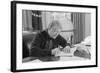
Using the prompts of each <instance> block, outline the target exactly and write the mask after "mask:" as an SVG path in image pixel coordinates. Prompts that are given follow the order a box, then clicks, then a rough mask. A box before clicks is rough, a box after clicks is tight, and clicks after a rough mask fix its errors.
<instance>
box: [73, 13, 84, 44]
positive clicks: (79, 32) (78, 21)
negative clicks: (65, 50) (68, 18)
mask: <svg viewBox="0 0 100 73" xmlns="http://www.w3.org/2000/svg"><path fill="white" fill-rule="evenodd" d="M72 22H73V24H74V36H73V43H74V44H77V43H80V42H81V41H83V39H84V35H85V14H84V13H72Z"/></svg>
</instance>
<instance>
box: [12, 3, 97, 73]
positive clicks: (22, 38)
mask: <svg viewBox="0 0 100 73" xmlns="http://www.w3.org/2000/svg"><path fill="white" fill-rule="evenodd" d="M97 11H98V7H97V6H90V5H74V4H58V3H42V2H26V1H12V2H11V71H12V72H22V71H39V70H54V69H71V68H85V67H97V60H98V59H97V22H98V19H97V16H98V15H97V14H98V13H97Z"/></svg>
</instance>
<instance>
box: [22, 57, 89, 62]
mask: <svg viewBox="0 0 100 73" xmlns="http://www.w3.org/2000/svg"><path fill="white" fill-rule="evenodd" d="M73 60H89V59H87V58H82V57H77V56H72V57H71V56H63V57H45V58H41V59H37V58H34V57H33V58H31V57H28V58H25V59H23V63H36V62H49V61H73Z"/></svg>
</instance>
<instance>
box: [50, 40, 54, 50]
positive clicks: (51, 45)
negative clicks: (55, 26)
mask: <svg viewBox="0 0 100 73" xmlns="http://www.w3.org/2000/svg"><path fill="white" fill-rule="evenodd" d="M52 47H53V42H52V40H50V41H49V49H52Z"/></svg>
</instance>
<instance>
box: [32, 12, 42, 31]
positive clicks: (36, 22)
mask: <svg viewBox="0 0 100 73" xmlns="http://www.w3.org/2000/svg"><path fill="white" fill-rule="evenodd" d="M32 28H33V30H42V15H41V11H32Z"/></svg>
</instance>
